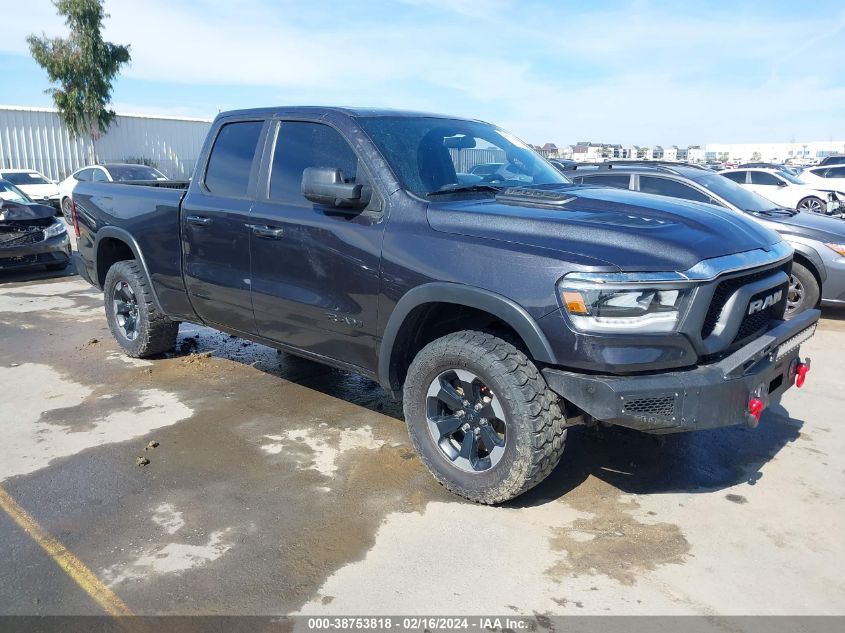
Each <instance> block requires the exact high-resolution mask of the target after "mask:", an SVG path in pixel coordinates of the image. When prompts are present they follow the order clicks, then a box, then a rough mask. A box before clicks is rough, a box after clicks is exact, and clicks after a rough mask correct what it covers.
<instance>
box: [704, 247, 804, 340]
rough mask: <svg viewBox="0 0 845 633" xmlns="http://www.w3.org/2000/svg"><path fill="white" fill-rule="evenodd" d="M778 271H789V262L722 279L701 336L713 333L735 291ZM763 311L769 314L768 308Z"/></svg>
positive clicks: (708, 311)
mask: <svg viewBox="0 0 845 633" xmlns="http://www.w3.org/2000/svg"><path fill="white" fill-rule="evenodd" d="M778 271H783V272H786V273H788V272H789V263H786V264H784V265H782V266H779V267H777V268H769V269H767V270H760V271H757V272H753V273H750V274H748V275H742V276H740V277H734V278H732V279H725V280H724V281H720V282H719V285H718V286H716V292H715V293H713V300H712V301H711V302H710V307H709V308H708V309H707V316H705V317H704V324H703V325H702V326H701V338H702V339H706V338H707V337H708V336H710V335H711V334H713V330H714V329H715V328H716V324H717V323H718V322H719V319H720V318H721V316H722V310H724V308H725V304H726V303H727V302H728V299H730V298H731V296H732V295H733V293H735V292H736V291H737V290H739V289H740V288H741V287H742V286H745V285H747V284H751V283H754V282H755V281H760V280H761V279H765V278H766V277H769V276H771V275H773V274H775V273H776V272H778ZM763 312H766V313H767V314H768V311H767V310H764V311H763ZM753 316H756V315H753ZM769 318H770V317H769ZM769 318H767V319H766V323H768V321H769ZM746 320H747V319H746ZM744 324H745V321H743V325H744ZM749 327H750V326H749ZM758 329H759V328H758ZM740 331H742V328H740ZM752 333H753V332H752ZM747 336H750V335H747ZM739 338H744V337H739V336H737V339H736V340H738V339H739Z"/></svg>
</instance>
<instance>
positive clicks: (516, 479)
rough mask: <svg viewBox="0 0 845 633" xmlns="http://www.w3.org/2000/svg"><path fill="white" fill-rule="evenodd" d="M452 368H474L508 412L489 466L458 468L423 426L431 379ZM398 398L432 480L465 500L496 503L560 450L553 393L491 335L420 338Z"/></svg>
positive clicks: (524, 486)
mask: <svg viewBox="0 0 845 633" xmlns="http://www.w3.org/2000/svg"><path fill="white" fill-rule="evenodd" d="M451 369H465V370H468V371H470V372H472V373H474V374H476V375H477V376H479V378H481V379H482V380H483V381H484V383H485V384H486V385H487V386H488V387H489V388H490V389H491V390H492V391H493V392H494V393H496V394H497V396H498V397H499V398H500V400H501V402H502V407H503V409H504V411H505V414H506V417H507V420H506V424H507V435H506V443H505V453H504V455H503V457H502V458H501V460H500V461H499V462H498V463H497V464H495V465H494V466H493V467H492V468H490V469H489V470H486V471H481V472H474V473H470V472H465V471H462V470H459V469H458V468H456V467H455V466H454V465H453V464H452V463H450V462H449V460H448V458H447V457H446V456H445V454H444V453H443V452H442V451H441V449H440V448H439V447H438V445H437V443H436V441H435V440H434V438H433V437H432V434H431V433H430V432H429V429H428V422H427V420H426V399H427V394H428V388H429V385H430V384H431V382H432V381H433V380H434V379H435V378H436V377H437V376H438V375H440V374H441V373H442V372H444V371H447V370H451ZM403 400H404V411H405V421H406V423H407V425H408V434H409V435H410V438H411V442H412V443H413V445H414V448H415V449H416V451H417V454H418V455H419V456H420V458H421V459H422V461H423V463H424V464H425V465H426V467H427V468H428V469H429V471H430V472H431V474H432V475H433V476H434V478H435V479H436V480H437V481H438V482H440V483H441V484H442V485H443V486H445V487H446V488H448V489H449V490H450V491H452V492H453V493H455V494H457V495H460V496H461V497H464V498H466V499H469V500H470V501H475V502H478V503H486V504H494V503H501V502H503V501H507V500H509V499H513V498H514V497H517V496H519V495H521V494H522V493H524V492H525V491H527V490H529V489H530V488H533V487H534V486H536V485H537V484H539V483H540V482H541V481H543V480H544V479H545V478H546V477H547V476H548V475H549V473H551V472H552V470H553V469H554V467H555V466H557V464H558V462H559V461H560V457H561V455H562V453H563V448H564V444H565V441H566V419H565V417H564V415H563V412H562V411H561V409H560V405H559V398H558V396H557V395H556V394H555V393H554V392H552V391H551V390H550V389H549V387H548V385H547V384H546V381H545V379H544V378H543V375H542V374H541V373H540V372H539V370H538V369H537V367H536V366H535V365H534V363H532V362H531V361H530V360H529V359H528V357H527V356H526V355H525V354H524V353H522V352H521V351H520V350H518V349H517V348H516V347H514V346H513V345H511V344H510V343H508V342H506V341H504V340H502V339H500V338H498V337H496V336H493V335H492V334H488V333H485V332H476V331H462V332H455V333H453V334H448V335H446V336H444V337H442V338H439V339H437V340H435V341H433V342H431V343H429V344H428V345H426V346H425V347H424V348H423V349H422V350H421V351H420V352H419V353H418V354H417V356H416V357H415V358H414V360H413V362H412V363H411V366H410V367H409V369H408V374H407V377H406V379H405V385H404V395H403Z"/></svg>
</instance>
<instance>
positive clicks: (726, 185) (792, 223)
mask: <svg viewBox="0 0 845 633" xmlns="http://www.w3.org/2000/svg"><path fill="white" fill-rule="evenodd" d="M569 175H570V177H571V178H572V179H573V180H574V181H575V182H581V183H584V184H591V185H603V186H609V187H620V188H622V189H630V190H632V191H642V192H646V193H652V194H657V195H662V196H670V197H672V198H681V199H684V200H693V201H696V202H707V203H709V204H715V205H717V206H719V207H723V208H726V209H730V210H731V211H734V212H736V213H742V214H743V215H748V216H750V217H752V218H754V219H755V220H756V221H758V222H760V223H761V224H763V225H764V226H767V227H769V228H770V229H772V230H775V231H777V232H778V233H780V235H781V237H783V239H784V240H785V241H786V242H787V243H788V244H789V245H790V246H792V248H794V249H795V260H794V262H793V264H792V271H791V272H790V277H789V292H788V294H787V299H786V316H787V318H791V317H793V316H794V315H796V314H800V313H801V312H803V311H804V310H806V309H808V308H814V307H816V306H817V305H818V304H819V301H821V300H824V301H830V302H840V303H841V302H845V221H843V220H842V219H841V218H834V217H827V216H823V215H819V214H816V213H799V212H798V211H795V210H793V209H784V208H783V207H780V206H779V205H777V204H775V203H774V202H771V201H770V200H767V199H766V198H764V197H762V196H760V195H758V194H756V193H754V192H752V191H749V190H747V189H745V188H743V187H741V186H740V185H738V184H736V183H735V182H733V181H732V180H729V179H728V178H724V177H722V176H721V175H718V174H714V173H713V172H711V171H710V170H708V169H704V168H701V167H695V166H693V165H655V164H653V163H640V164H629V165H625V166H619V165H614V166H613V167H612V168H607V167H606V166H605V165H599V166H597V167H593V168H583V169H579V170H577V171H575V172H569Z"/></svg>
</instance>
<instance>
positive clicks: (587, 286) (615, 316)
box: [558, 274, 693, 334]
mask: <svg viewBox="0 0 845 633" xmlns="http://www.w3.org/2000/svg"><path fill="white" fill-rule="evenodd" d="M583 276H584V275H583V274H581V275H579V277H583ZM590 277H591V278H592V279H591V280H589V281H587V280H581V279H578V280H576V279H567V278H566V277H564V278H563V279H562V280H561V281H560V282H559V283H558V292H559V294H560V299H561V303H562V304H563V308H564V309H565V310H566V312H567V314H568V315H569V319H570V321H571V322H572V325H573V326H574V327H575V329H577V330H580V331H582V332H600V333H618V334H624V333H626V332H637V333H665V332H674V331H675V330H676V329H677V328H678V325H679V323H680V322H681V318H682V317H683V315H684V314H685V313H686V309H687V307H688V306H689V301H690V298H691V297H692V293H693V287H692V286H690V285H689V284H678V283H642V284H632V283H626V284H614V283H602V280H601V275H599V274H593V275H590Z"/></svg>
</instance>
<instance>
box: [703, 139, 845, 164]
mask: <svg viewBox="0 0 845 633" xmlns="http://www.w3.org/2000/svg"><path fill="white" fill-rule="evenodd" d="M842 153H845V141H834V140H828V141H800V142H797V141H790V142H788V143H708V144H707V146H706V157H707V160H720V161H725V160H735V161H740V162H748V161H765V162H773V163H782V162H785V161H796V162H817V161H819V160H821V159H822V158H824V157H825V156H829V155H830V154H842Z"/></svg>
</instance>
